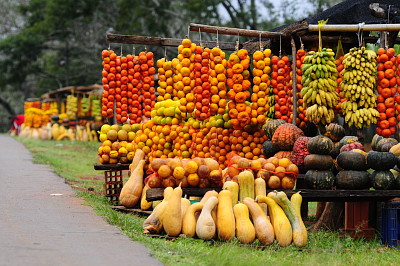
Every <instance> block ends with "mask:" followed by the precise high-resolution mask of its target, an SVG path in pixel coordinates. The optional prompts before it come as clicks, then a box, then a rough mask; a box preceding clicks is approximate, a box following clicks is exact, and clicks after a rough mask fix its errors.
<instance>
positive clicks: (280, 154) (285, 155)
mask: <svg viewBox="0 0 400 266" xmlns="http://www.w3.org/2000/svg"><path fill="white" fill-rule="evenodd" d="M273 157H275V158H278V159H282V158H287V159H289V160H292V151H278V152H277V153H275V154H274V156H273Z"/></svg>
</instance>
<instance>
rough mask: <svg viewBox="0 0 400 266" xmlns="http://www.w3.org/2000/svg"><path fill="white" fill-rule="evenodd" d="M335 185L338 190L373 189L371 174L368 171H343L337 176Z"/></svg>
mask: <svg viewBox="0 0 400 266" xmlns="http://www.w3.org/2000/svg"><path fill="white" fill-rule="evenodd" d="M354 153H355V152H354ZM335 185H336V188H337V189H367V188H370V187H371V181H370V174H369V173H368V172H367V171H352V170H343V171H340V172H339V173H338V174H337V175H336V179H335Z"/></svg>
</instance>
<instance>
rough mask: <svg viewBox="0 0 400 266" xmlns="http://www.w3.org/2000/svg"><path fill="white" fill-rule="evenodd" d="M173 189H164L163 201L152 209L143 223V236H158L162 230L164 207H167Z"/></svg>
mask: <svg viewBox="0 0 400 266" xmlns="http://www.w3.org/2000/svg"><path fill="white" fill-rule="evenodd" d="M173 191H174V189H173V188H172V187H167V188H165V189H164V200H163V201H161V202H159V204H157V206H155V207H154V208H153V211H152V213H151V214H150V215H149V217H147V219H146V220H145V221H144V222H143V230H144V231H143V233H144V234H159V233H161V231H162V229H163V217H164V213H165V207H167V203H168V200H169V199H170V197H171V196H172V193H173Z"/></svg>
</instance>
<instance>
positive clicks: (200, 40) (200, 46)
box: [199, 28, 203, 48]
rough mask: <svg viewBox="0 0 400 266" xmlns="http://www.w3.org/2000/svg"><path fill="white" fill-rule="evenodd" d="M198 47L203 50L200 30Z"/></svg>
mask: <svg viewBox="0 0 400 266" xmlns="http://www.w3.org/2000/svg"><path fill="white" fill-rule="evenodd" d="M199 42H200V43H199V45H200V47H202V48H203V43H202V42H201V31H200V28H199Z"/></svg>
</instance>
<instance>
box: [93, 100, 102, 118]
mask: <svg viewBox="0 0 400 266" xmlns="http://www.w3.org/2000/svg"><path fill="white" fill-rule="evenodd" d="M90 107H91V109H92V116H93V117H94V120H96V121H101V119H102V118H101V103H100V100H99V99H95V98H92V99H91V105H90Z"/></svg>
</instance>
